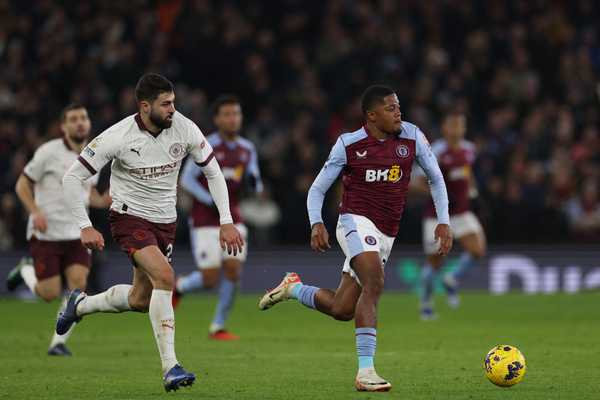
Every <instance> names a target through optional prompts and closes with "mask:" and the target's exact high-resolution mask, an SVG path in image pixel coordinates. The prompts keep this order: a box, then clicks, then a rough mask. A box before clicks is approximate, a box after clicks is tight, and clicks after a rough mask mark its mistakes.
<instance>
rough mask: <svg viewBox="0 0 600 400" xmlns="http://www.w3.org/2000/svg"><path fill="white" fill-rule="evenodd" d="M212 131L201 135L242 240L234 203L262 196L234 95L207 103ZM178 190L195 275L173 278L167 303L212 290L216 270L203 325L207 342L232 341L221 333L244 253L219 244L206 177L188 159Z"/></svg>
mask: <svg viewBox="0 0 600 400" xmlns="http://www.w3.org/2000/svg"><path fill="white" fill-rule="evenodd" d="M213 111H214V123H215V125H216V127H217V132H214V133H213V134H211V135H209V136H208V137H207V140H208V142H209V143H210V144H211V146H212V147H213V150H214V152H215V156H216V158H217V160H218V161H219V165H220V166H221V169H222V170H223V175H224V176H225V180H226V182H227V188H228V189H229V202H230V208H231V214H232V217H233V222H234V223H235V224H236V227H237V228H238V230H239V231H240V232H241V233H242V236H243V237H244V241H247V239H246V237H247V232H248V230H247V228H246V226H245V225H244V221H243V219H242V215H241V212H240V207H239V200H240V198H241V196H242V195H243V192H244V190H245V189H246V188H248V187H250V190H253V191H255V192H257V193H261V192H262V187H263V185H262V180H261V178H260V171H259V169H258V156H257V154H256V149H255V148H254V145H253V144H252V142H250V141H249V140H247V139H244V138H243V137H241V136H240V129H241V127H242V107H241V104H240V101H239V99H238V98H237V97H235V96H231V95H222V96H219V98H217V100H216V101H215V103H214V105H213ZM181 186H183V188H184V189H185V190H186V191H188V192H189V193H190V194H191V195H192V196H193V205H192V210H191V213H190V218H189V223H190V240H191V242H192V251H193V253H194V259H195V261H196V266H197V267H198V270H197V271H194V272H192V273H191V274H188V275H186V276H182V277H180V278H178V279H177V283H176V290H175V292H174V293H173V305H174V306H176V304H177V303H176V300H177V299H178V298H179V296H181V294H183V293H187V292H190V291H192V290H196V289H199V288H204V289H212V288H214V287H215V286H216V285H217V283H218V282H219V278H220V274H221V266H222V267H223V277H222V279H221V284H220V286H219V302H218V303H217V306H216V310H215V315H214V318H213V320H212V322H211V324H210V327H209V338H211V339H214V340H237V339H239V337H238V336H237V335H234V334H232V333H231V332H229V331H228V330H226V329H225V324H226V321H227V317H228V316H229V312H230V311H231V308H232V307H233V303H234V300H235V292H236V289H237V286H238V284H239V280H240V276H241V273H242V264H243V263H244V261H246V255H247V249H248V247H247V246H245V247H244V250H243V251H242V252H241V253H239V254H237V255H236V256H234V255H231V254H227V252H224V251H223V250H222V249H221V246H220V245H219V214H218V212H217V210H216V208H215V207H214V202H213V200H212V198H211V196H210V193H209V192H208V186H207V181H206V178H205V177H204V174H203V173H202V170H201V169H200V168H199V167H198V166H197V165H196V164H195V163H194V161H193V160H192V159H189V158H188V160H187V163H186V165H185V167H184V168H183V172H182V176H181Z"/></svg>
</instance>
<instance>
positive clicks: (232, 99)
mask: <svg viewBox="0 0 600 400" xmlns="http://www.w3.org/2000/svg"><path fill="white" fill-rule="evenodd" d="M228 104H239V105H241V104H242V102H241V101H240V98H239V97H237V96H236V95H235V94H222V95H220V96H219V97H217V99H216V100H215V101H214V102H213V103H212V106H211V111H212V116H213V117H215V116H216V115H217V114H218V113H219V111H221V107H223V106H225V105H228Z"/></svg>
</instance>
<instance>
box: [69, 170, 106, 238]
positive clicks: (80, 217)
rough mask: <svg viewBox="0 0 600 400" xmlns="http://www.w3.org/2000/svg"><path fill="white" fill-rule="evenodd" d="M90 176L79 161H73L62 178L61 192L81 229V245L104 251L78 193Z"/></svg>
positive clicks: (98, 234)
mask: <svg viewBox="0 0 600 400" xmlns="http://www.w3.org/2000/svg"><path fill="white" fill-rule="evenodd" d="M91 176H92V172H91V171H90V170H89V169H88V168H86V167H84V165H83V164H82V163H81V162H80V161H79V160H77V161H75V162H74V163H73V165H71V168H69V170H68V171H67V173H66V174H65V176H64V177H63V192H64V199H65V203H66V205H67V207H68V208H69V209H70V210H71V213H72V214H73V216H74V217H75V220H76V221H77V224H78V225H79V228H80V229H81V243H82V244H83V246H84V247H86V248H88V249H93V250H102V249H104V238H103V237H102V234H101V233H100V232H98V231H97V230H95V229H94V228H93V227H92V222H91V221H90V218H89V217H88V214H87V209H86V206H85V203H84V201H83V198H82V197H81V195H80V193H81V191H82V190H83V182H85V180H86V179H88V178H90V177H91Z"/></svg>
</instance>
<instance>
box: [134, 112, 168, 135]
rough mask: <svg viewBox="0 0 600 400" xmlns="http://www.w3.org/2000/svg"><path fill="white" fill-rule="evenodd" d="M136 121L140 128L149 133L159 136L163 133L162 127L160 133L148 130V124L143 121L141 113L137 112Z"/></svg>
mask: <svg viewBox="0 0 600 400" xmlns="http://www.w3.org/2000/svg"><path fill="white" fill-rule="evenodd" d="M134 118H135V122H136V123H137V126H138V128H140V131H146V132H148V134H150V135H152V136H153V137H155V138H156V137H157V136H158V135H160V134H161V133H162V131H163V130H162V129H161V130H160V132H158V133H152V132H150V131H149V130H148V128H146V125H145V124H144V121H142V116H141V115H140V113H137V114H135V117H134Z"/></svg>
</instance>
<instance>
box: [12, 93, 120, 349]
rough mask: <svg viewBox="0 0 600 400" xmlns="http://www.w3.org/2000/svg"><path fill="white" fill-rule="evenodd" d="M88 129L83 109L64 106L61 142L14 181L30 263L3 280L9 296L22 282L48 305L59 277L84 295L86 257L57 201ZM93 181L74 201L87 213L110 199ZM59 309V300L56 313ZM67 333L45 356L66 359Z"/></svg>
mask: <svg viewBox="0 0 600 400" xmlns="http://www.w3.org/2000/svg"><path fill="white" fill-rule="evenodd" d="M90 129H91V123H90V119H89V117H88V113H87V110H86V108H85V107H84V106H83V105H81V104H76V103H73V104H70V105H68V106H67V107H66V108H65V109H64V110H63V112H62V115H61V130H62V131H63V133H64V136H63V137H62V138H59V139H53V140H50V141H49V142H47V143H45V144H43V145H42V146H40V148H39V149H37V151H36V152H35V154H34V155H33V159H32V160H31V161H29V163H27V165H26V166H25V169H24V171H23V173H22V174H21V176H20V177H19V179H18V180H17V185H16V188H15V190H16V192H17V196H18V197H19V199H20V200H21V202H22V203H23V205H24V206H25V209H26V210H27V211H28V212H29V221H28V224H27V239H28V240H29V246H30V251H31V255H32V257H33V261H32V260H31V259H29V258H24V259H23V260H21V262H20V263H19V265H18V266H17V267H15V268H14V269H13V270H12V271H11V272H10V273H9V274H8V278H7V286H8V289H9V290H14V289H16V288H17V286H18V285H20V284H21V283H23V282H24V283H25V284H26V285H27V287H28V288H29V289H30V290H31V292H32V293H34V294H36V295H38V296H39V297H41V298H42V299H44V300H45V301H52V300H54V299H57V298H59V297H60V296H61V294H62V291H63V282H62V279H61V274H62V275H63V276H64V279H65V284H66V285H65V286H66V287H68V288H69V289H70V290H73V289H81V290H83V289H85V287H86V285H87V277H88V273H89V269H90V266H91V265H90V264H91V259H90V253H89V250H88V249H86V248H85V247H83V246H82V244H81V242H80V241H79V227H78V226H77V224H76V223H75V221H73V217H72V216H71V211H70V210H69V209H68V208H67V207H66V205H65V203H64V201H63V196H62V178H63V176H64V174H65V172H67V169H68V168H69V167H70V166H71V164H72V163H73V161H74V160H76V159H77V156H78V155H79V153H80V152H81V150H82V149H83V147H84V146H85V145H86V143H87V140H88V137H89V135H90ZM96 181H97V176H96V177H94V178H92V179H89V180H87V181H86V182H85V184H84V185H83V186H82V187H81V189H80V190H79V191H78V192H77V193H76V195H77V196H79V197H80V198H81V199H82V200H83V199H88V203H89V205H90V206H92V207H98V208H106V207H108V206H109V205H110V196H109V195H108V193H106V195H104V196H101V195H100V194H99V193H98V192H97V190H96V189H95V187H94V185H95V183H96ZM65 305H66V299H63V301H62V302H61V305H60V307H59V313H60V312H62V311H63V310H64V308H65ZM71 332H72V329H70V330H69V331H67V332H66V333H65V334H63V335H58V334H56V333H54V335H53V336H52V341H51V342H50V348H49V350H48V354H49V355H56V356H67V355H71V352H70V351H69V349H68V348H67V347H66V345H65V343H66V341H67V339H68V338H69V336H70V335H71Z"/></svg>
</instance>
